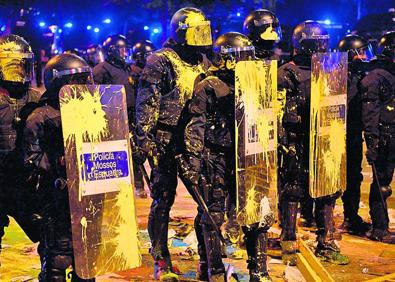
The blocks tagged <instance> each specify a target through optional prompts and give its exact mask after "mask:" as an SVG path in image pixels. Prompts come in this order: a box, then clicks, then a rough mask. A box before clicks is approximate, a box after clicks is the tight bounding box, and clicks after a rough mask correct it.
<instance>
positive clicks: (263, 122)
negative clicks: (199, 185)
mask: <svg viewBox="0 0 395 282" xmlns="http://www.w3.org/2000/svg"><path fill="white" fill-rule="evenodd" d="M235 89H236V91H235V93H236V94H235V95H236V103H237V107H238V108H240V110H237V111H236V116H237V117H236V119H237V121H236V155H237V156H238V158H237V159H238V161H237V167H236V172H237V179H236V185H237V190H238V191H237V193H238V198H237V202H236V204H237V211H238V221H239V223H240V224H242V225H251V224H255V223H259V222H260V221H261V219H262V217H261V202H262V199H263V198H264V197H265V196H267V197H272V196H273V195H276V194H277V192H274V193H272V192H271V190H272V189H275V190H276V189H277V170H276V166H277V164H276V163H277V161H276V160H277V154H276V153H275V152H276V149H277V115H278V114H277V108H278V107H279V106H278V105H277V103H278V102H277V62H276V61H271V62H270V61H268V62H262V61H255V62H254V61H246V62H239V63H238V64H237V65H236V83H235ZM238 112H240V113H238ZM240 115H243V117H244V119H243V118H242V116H240ZM242 120H244V122H242ZM240 134H241V136H239V135H240ZM269 194H270V195H269ZM272 202H276V201H275V200H273V201H272ZM271 208H273V209H275V207H271Z"/></svg>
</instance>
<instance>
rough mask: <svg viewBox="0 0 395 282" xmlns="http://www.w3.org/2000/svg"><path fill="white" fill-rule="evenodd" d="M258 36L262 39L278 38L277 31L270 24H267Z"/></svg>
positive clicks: (275, 39)
mask: <svg viewBox="0 0 395 282" xmlns="http://www.w3.org/2000/svg"><path fill="white" fill-rule="evenodd" d="M260 37H261V38H262V39H263V40H274V41H278V40H279V39H280V38H279V37H278V34H277V32H275V31H274V28H273V27H272V26H269V27H268V28H266V30H265V31H264V32H262V33H261V35H260Z"/></svg>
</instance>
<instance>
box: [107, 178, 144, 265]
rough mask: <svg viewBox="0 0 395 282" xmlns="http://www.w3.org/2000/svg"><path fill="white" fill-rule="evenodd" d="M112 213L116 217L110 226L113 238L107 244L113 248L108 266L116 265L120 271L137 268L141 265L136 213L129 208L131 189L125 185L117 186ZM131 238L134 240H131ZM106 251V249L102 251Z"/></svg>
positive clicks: (131, 197)
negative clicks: (112, 228) (112, 230)
mask: <svg viewBox="0 0 395 282" xmlns="http://www.w3.org/2000/svg"><path fill="white" fill-rule="evenodd" d="M115 200H116V203H115V206H114V211H113V212H115V213H116V214H117V216H116V218H115V219H114V221H113V222H112V224H111V226H113V227H114V228H115V229H114V234H115V235H114V237H113V239H111V240H110V241H109V242H107V243H110V244H113V245H114V246H115V249H114V250H113V253H112V254H111V255H110V254H108V255H109V256H110V258H109V259H108V258H107V260H108V264H114V263H116V264H118V266H121V268H122V269H126V268H125V267H127V268H133V267H138V266H140V264H141V256H140V250H139V249H140V245H139V241H138V240H137V237H138V226H137V220H136V213H135V210H134V209H131V208H130V206H131V205H132V203H134V196H133V189H132V187H131V186H130V185H128V184H127V183H121V184H119V193H118V195H117V197H116V199H115ZM133 238H136V239H135V240H133ZM103 250H104V251H106V248H104V249H103Z"/></svg>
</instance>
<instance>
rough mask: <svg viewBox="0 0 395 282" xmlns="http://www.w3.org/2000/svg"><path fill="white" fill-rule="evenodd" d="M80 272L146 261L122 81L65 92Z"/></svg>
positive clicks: (68, 161) (110, 269) (67, 150)
mask: <svg viewBox="0 0 395 282" xmlns="http://www.w3.org/2000/svg"><path fill="white" fill-rule="evenodd" d="M59 95H60V110H61V118H62V129H63V139H64V147H65V157H66V171H67V186H68V192H69V203H70V214H71V226H72V235H73V249H74V258H75V271H76V272H77V275H78V276H79V277H81V278H84V279H88V278H93V277H95V276H98V275H101V274H104V273H108V272H114V271H120V270H125V269H130V268H133V267H138V266H140V263H141V255H140V251H139V243H138V236H137V235H138V226H137V220H136V212H135V205H134V195H133V190H134V189H133V188H134V187H133V170H132V162H131V148H130V143H129V131H128V119H127V111H126V96H125V90H124V88H123V86H119V85H67V86H64V87H63V88H62V89H61V91H60V94H59Z"/></svg>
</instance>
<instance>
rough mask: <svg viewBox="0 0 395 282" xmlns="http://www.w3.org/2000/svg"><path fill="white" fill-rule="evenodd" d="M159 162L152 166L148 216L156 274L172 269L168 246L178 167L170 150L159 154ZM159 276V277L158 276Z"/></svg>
mask: <svg viewBox="0 0 395 282" xmlns="http://www.w3.org/2000/svg"><path fill="white" fill-rule="evenodd" d="M157 158H158V159H157V160H158V163H157V165H156V166H152V167H153V169H152V172H151V187H152V191H151V197H152V204H151V209H150V214H149V218H148V233H149V236H150V239H151V244H152V247H151V255H152V256H153V258H154V260H155V275H161V274H162V273H166V272H169V271H170V270H171V267H172V265H171V259H170V252H169V248H168V246H167V240H168V236H167V234H168V229H169V213H170V208H171V207H172V205H173V203H174V198H175V194H176V188H177V167H176V162H175V159H174V156H173V154H172V152H171V151H170V150H169V151H168V152H164V153H161V154H159V155H158V156H157ZM156 278H159V277H156Z"/></svg>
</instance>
